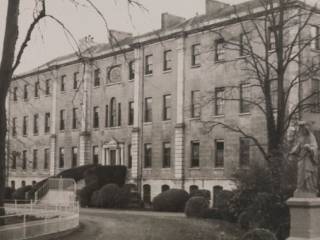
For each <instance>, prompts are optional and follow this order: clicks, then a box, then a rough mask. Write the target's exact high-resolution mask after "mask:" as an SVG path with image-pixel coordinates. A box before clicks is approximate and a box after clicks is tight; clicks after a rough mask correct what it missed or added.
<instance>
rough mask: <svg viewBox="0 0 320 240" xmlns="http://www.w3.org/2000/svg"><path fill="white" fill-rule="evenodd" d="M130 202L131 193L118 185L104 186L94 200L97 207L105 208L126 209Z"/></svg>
mask: <svg viewBox="0 0 320 240" xmlns="http://www.w3.org/2000/svg"><path fill="white" fill-rule="evenodd" d="M95 198H96V199H95ZM129 201H130V191H128V189H125V188H120V187H119V186H118V185H116V184H106V185H104V186H103V187H102V188H101V189H100V190H99V193H97V194H95V196H93V199H92V202H95V203H96V204H97V205H96V206H97V207H103V208H125V207H126V206H127V205H128V203H129Z"/></svg>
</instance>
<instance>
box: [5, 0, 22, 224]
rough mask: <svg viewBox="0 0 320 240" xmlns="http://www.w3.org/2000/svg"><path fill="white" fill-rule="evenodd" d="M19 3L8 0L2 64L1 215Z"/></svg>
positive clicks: (15, 0) (14, 0) (18, 0)
mask: <svg viewBox="0 0 320 240" xmlns="http://www.w3.org/2000/svg"><path fill="white" fill-rule="evenodd" d="M19 5H20V0H8V8H7V17H6V28H5V34H4V41H3V51H2V58H1V64H0V216H1V215H4V208H3V207H4V201H3V200H4V191H5V182H6V135H7V118H6V97H7V94H8V89H9V86H10V81H11V78H12V75H13V70H12V66H13V62H14V55H15V46H16V43H17V39H18V17H19ZM1 224H2V223H1V222H0V225H1Z"/></svg>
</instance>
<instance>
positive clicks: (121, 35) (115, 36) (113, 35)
mask: <svg viewBox="0 0 320 240" xmlns="http://www.w3.org/2000/svg"><path fill="white" fill-rule="evenodd" d="M129 37H132V34H131V33H128V32H122V31H118V30H110V36H109V42H110V43H111V44H113V45H114V44H117V42H120V41H122V40H124V39H126V38H129Z"/></svg>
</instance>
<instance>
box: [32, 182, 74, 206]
mask: <svg viewBox="0 0 320 240" xmlns="http://www.w3.org/2000/svg"><path fill="white" fill-rule="evenodd" d="M49 190H56V191H72V192H73V193H74V195H76V191H77V183H76V182H75V181H74V179H72V178H49V179H48V180H47V181H46V182H45V183H44V184H43V185H42V186H41V187H40V188H39V189H38V190H37V191H36V192H35V194H34V199H35V200H36V201H37V200H39V199H41V198H42V197H44V196H45V195H46V194H47V193H48V191H49Z"/></svg>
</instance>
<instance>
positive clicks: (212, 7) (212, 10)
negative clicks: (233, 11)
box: [206, 0, 230, 15]
mask: <svg viewBox="0 0 320 240" xmlns="http://www.w3.org/2000/svg"><path fill="white" fill-rule="evenodd" d="M228 6H230V5H229V4H227V3H223V2H220V1H217V0H206V15H215V14H217V13H218V12H220V11H221V10H222V9H224V8H225V7H228Z"/></svg>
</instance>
